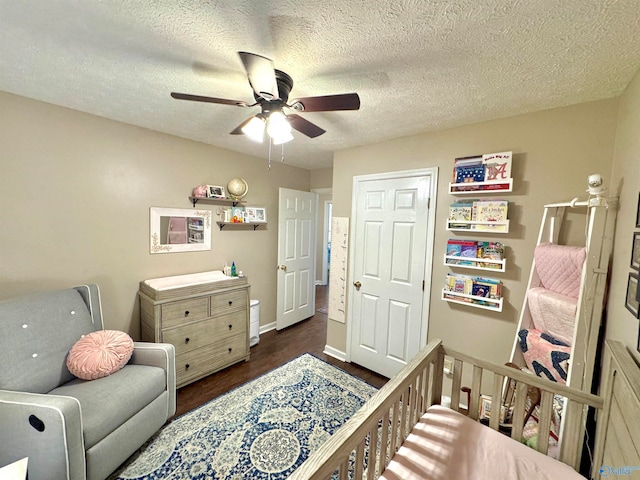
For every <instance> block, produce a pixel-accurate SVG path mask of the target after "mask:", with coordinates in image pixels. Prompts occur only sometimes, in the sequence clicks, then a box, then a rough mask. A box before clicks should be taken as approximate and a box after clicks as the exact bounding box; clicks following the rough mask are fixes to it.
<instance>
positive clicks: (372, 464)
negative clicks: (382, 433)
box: [367, 425, 378, 480]
mask: <svg viewBox="0 0 640 480" xmlns="http://www.w3.org/2000/svg"><path fill="white" fill-rule="evenodd" d="M369 439H370V440H369V455H368V457H369V458H368V459H367V480H373V474H374V473H375V471H376V461H377V459H378V425H374V426H373V427H372V428H371V431H370V432H369Z"/></svg>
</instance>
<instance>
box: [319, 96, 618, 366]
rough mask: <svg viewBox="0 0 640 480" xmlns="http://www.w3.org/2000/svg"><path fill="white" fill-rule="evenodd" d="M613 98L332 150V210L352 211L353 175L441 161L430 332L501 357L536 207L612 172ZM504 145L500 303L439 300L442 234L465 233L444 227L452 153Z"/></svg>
mask: <svg viewBox="0 0 640 480" xmlns="http://www.w3.org/2000/svg"><path fill="white" fill-rule="evenodd" d="M617 106H618V100H617V99H609V100H604V101H598V102H592V103H586V104H581V105H575V106H570V107H565V108H558V109H554V110H548V111H543V112H537V113H532V114H527V115H521V116H517V117H511V118H505V119H500V120H495V121H490V122H483V123H478V124H474V125H468V126H464V127H460V128H455V129H450V130H445V131H440V132H434V133H424V134H420V135H415V136H411V137H405V138H400V139H396V140H392V141H388V142H383V143H380V144H377V145H369V146H364V147H358V148H353V149H348V150H343V151H340V152H337V153H336V154H335V156H334V164H333V208H334V210H333V213H334V215H336V216H345V217H350V216H351V192H352V182H353V177H354V176H355V175H363V174H371V173H380V172H388V171H396V170H409V169H417V168H424V167H433V166H437V167H439V184H438V192H439V193H438V197H437V212H436V231H435V245H434V248H435V250H434V252H433V254H434V268H433V276H432V289H431V308H430V312H429V339H433V338H441V339H442V340H444V342H445V343H447V344H448V345H449V346H451V347H452V348H455V349H458V350H461V351H464V352H468V353H469V354H471V355H477V356H480V357H483V358H486V359H488V360H492V361H496V362H500V363H501V362H504V361H506V360H508V358H509V355H510V351H511V347H512V344H513V340H514V337H515V334H516V327H517V322H518V312H519V311H520V309H521V307H522V301H523V298H524V292H525V289H526V284H527V281H528V276H529V271H530V268H531V261H532V258H533V249H534V246H535V244H536V240H537V234H538V230H539V227H540V221H541V218H542V213H543V205H544V204H545V203H551V202H557V201H565V200H571V199H572V198H574V197H581V198H586V193H585V189H586V179H587V176H588V175H589V174H591V173H594V172H600V173H601V174H602V175H603V176H605V177H609V176H610V172H611V167H612V157H613V148H614V138H615V131H616V114H617ZM508 150H511V151H513V153H514V160H513V177H514V191H513V192H512V193H509V194H503V195H502V196H503V197H504V198H507V199H508V200H509V201H510V202H512V206H511V207H510V209H509V217H510V219H511V227H510V232H509V233H508V234H507V235H500V236H495V238H496V239H499V240H500V241H503V242H504V243H505V245H506V247H507V261H508V265H507V271H506V272H505V273H502V274H500V273H497V274H495V275H493V276H494V277H499V278H501V279H502V280H503V282H504V286H505V291H506V292H505V306H504V310H503V312H502V313H494V312H487V311H486V310H480V309H475V308H472V307H467V306H463V305H455V304H452V303H447V302H444V301H442V300H440V290H441V288H442V286H443V282H444V278H445V275H446V274H447V273H448V272H450V271H451V269H450V268H449V267H445V266H444V265H442V255H443V252H444V250H445V245H446V242H447V239H448V238H449V237H459V238H464V236H463V235H455V234H453V232H447V231H446V230H445V220H446V218H447V213H448V207H449V204H450V203H451V202H452V201H454V200H455V199H457V198H459V197H454V196H451V195H449V194H448V193H447V185H448V183H449V182H450V181H451V172H452V165H453V159H454V158H455V157H460V156H466V155H473V154H478V153H490V152H500V151H508ZM608 180H609V178H607V181H608ZM572 230H573V231H574V234H573V236H571V235H569V237H570V238H572V237H576V236H580V235H581V234H582V230H583V226H582V225H581V224H579V223H576V222H573V229H572ZM575 232H578V233H575ZM629 240H630V239H629ZM327 344H328V345H329V346H331V347H333V348H335V349H337V350H339V351H345V349H346V326H345V325H343V324H339V323H336V322H332V321H330V322H329V326H328V332H327Z"/></svg>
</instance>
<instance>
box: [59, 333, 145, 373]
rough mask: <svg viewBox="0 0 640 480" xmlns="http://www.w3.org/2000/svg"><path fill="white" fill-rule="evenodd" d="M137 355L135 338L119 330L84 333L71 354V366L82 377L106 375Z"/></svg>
mask: <svg viewBox="0 0 640 480" xmlns="http://www.w3.org/2000/svg"><path fill="white" fill-rule="evenodd" d="M132 354H133V340H132V339H131V337H130V336H129V335H127V334H126V333H124V332H120V331H118V330H98V331H96V332H91V333H89V334H87V335H83V336H82V337H81V338H80V340H78V341H77V342H76V343H75V344H74V345H73V347H71V350H69V355H68V356H67V368H68V369H69V371H70V372H71V373H72V374H73V375H75V376H76V377H78V378H81V379H82V380H95V379H97V378H102V377H106V376H107V375H111V374H112V373H115V372H117V371H118V370H120V369H121V368H122V367H124V366H125V365H126V364H127V362H128V361H129V359H130V358H131V355H132Z"/></svg>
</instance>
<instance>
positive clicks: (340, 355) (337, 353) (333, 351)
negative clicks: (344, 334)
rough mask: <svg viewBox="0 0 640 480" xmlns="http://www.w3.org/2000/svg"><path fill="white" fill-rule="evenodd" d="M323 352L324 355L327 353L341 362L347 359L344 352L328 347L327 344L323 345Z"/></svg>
mask: <svg viewBox="0 0 640 480" xmlns="http://www.w3.org/2000/svg"><path fill="white" fill-rule="evenodd" d="M323 353H324V354H325V355H329V356H330V357H333V358H337V359H338V360H341V361H343V362H346V361H347V354H346V353H345V352H342V351H340V350H338V349H336V348H333V347H330V346H329V345H325V346H324V351H323Z"/></svg>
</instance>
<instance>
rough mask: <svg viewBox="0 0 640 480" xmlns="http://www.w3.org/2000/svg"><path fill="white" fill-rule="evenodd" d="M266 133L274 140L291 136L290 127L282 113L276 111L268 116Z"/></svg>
mask: <svg viewBox="0 0 640 480" xmlns="http://www.w3.org/2000/svg"><path fill="white" fill-rule="evenodd" d="M267 133H268V134H269V136H270V137H271V138H273V139H274V140H275V139H277V138H284V137H286V136H287V135H289V136H291V125H290V124H289V122H288V121H287V117H285V116H284V113H282V112H281V111H279V110H277V111H275V112H272V113H271V114H270V115H269V121H268V122H267ZM292 138H293V137H292ZM280 143H284V142H280Z"/></svg>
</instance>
